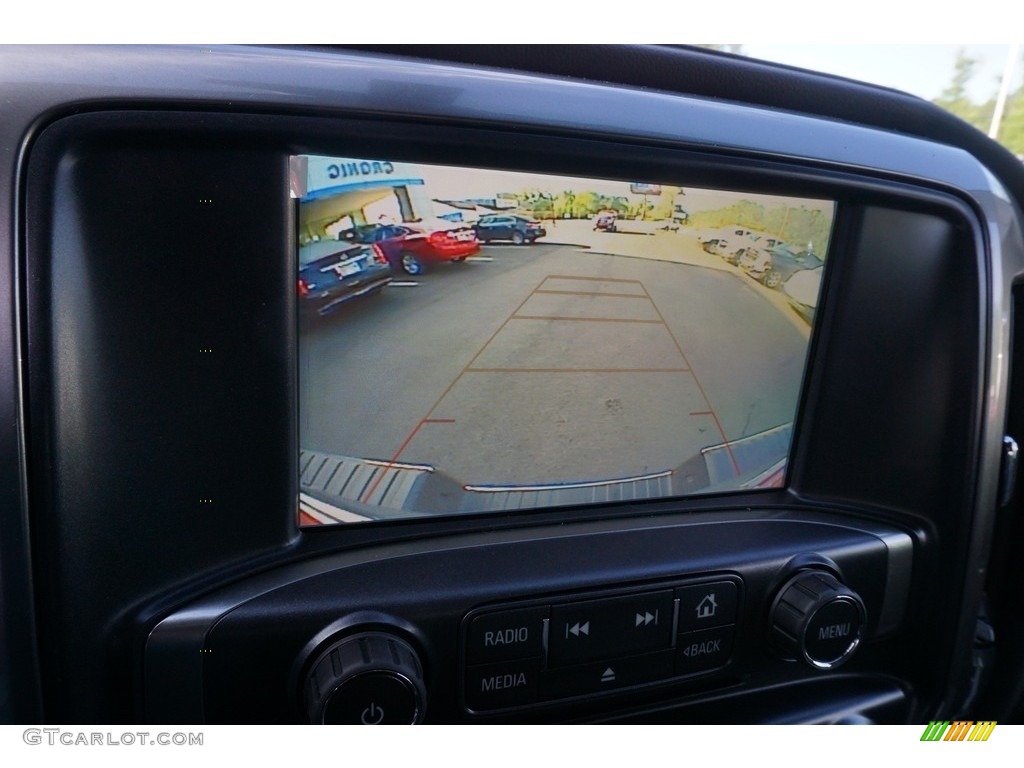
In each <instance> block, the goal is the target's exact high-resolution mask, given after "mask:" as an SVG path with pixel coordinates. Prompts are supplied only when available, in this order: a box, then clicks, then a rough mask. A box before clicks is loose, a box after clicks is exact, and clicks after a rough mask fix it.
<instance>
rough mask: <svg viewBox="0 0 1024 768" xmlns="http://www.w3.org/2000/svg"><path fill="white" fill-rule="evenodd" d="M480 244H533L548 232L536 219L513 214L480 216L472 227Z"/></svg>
mask: <svg viewBox="0 0 1024 768" xmlns="http://www.w3.org/2000/svg"><path fill="white" fill-rule="evenodd" d="M473 229H474V230H475V231H476V236H477V239H478V240H479V241H480V242H481V243H486V242H488V241H490V240H511V241H512V242H513V243H514V244H515V245H523V244H524V243H531V244H532V243H533V241H534V240H536V239H537V238H538V237H544V235H546V234H547V233H548V232H547V230H546V229H544V227H543V225H541V223H540V222H539V221H537V220H536V219H528V218H526V217H525V216H516V215H514V214H505V213H494V214H488V215H487V216H481V217H480V218H479V219H478V220H477V222H476V224H474V225H473Z"/></svg>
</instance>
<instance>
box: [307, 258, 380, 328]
mask: <svg viewBox="0 0 1024 768" xmlns="http://www.w3.org/2000/svg"><path fill="white" fill-rule="evenodd" d="M390 282H391V266H390V265H389V264H388V260H387V258H386V257H385V256H384V253H383V252H382V251H381V250H380V248H378V247H377V246H374V245H361V244H351V243H344V242H339V241H337V240H319V241H314V242H310V243H306V244H305V245H302V246H299V286H298V290H299V308H300V310H301V311H302V312H303V314H306V315H310V316H312V315H326V314H327V313H328V312H330V311H331V310H333V309H335V308H336V307H338V306H339V305H341V304H343V303H344V302H346V301H349V300H350V299H354V298H357V297H359V296H365V295H367V294H376V293H379V292H380V290H381V289H382V288H383V287H384V286H385V285H387V284H388V283H390Z"/></svg>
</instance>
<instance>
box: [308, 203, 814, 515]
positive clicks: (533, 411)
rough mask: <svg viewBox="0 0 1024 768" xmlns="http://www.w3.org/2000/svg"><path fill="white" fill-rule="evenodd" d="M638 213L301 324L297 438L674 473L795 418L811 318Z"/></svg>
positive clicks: (399, 455)
mask: <svg viewBox="0 0 1024 768" xmlns="http://www.w3.org/2000/svg"><path fill="white" fill-rule="evenodd" d="M627 224H628V223H627ZM636 224H637V225H638V226H637V228H636V229H637V231H633V232H631V231H629V230H626V231H622V232H619V233H594V232H592V231H590V228H589V227H587V226H586V222H559V223H558V224H557V225H556V226H554V227H549V234H548V237H547V238H545V239H544V240H542V241H540V242H538V243H537V244H535V245H533V246H529V247H525V246H524V247H516V246H512V245H486V246H484V247H482V248H481V251H480V253H479V255H478V256H477V257H475V258H472V259H470V260H468V261H467V262H464V263H459V264H440V265H437V266H435V267H434V268H433V269H432V270H431V271H430V272H428V273H427V274H425V275H422V276H418V277H417V278H415V279H408V278H404V277H399V276H396V280H395V283H393V284H392V285H391V286H388V287H387V288H386V289H385V290H384V291H383V293H381V295H379V296H374V297H370V298H367V299H365V300H357V301H353V302H350V303H349V304H348V305H346V306H344V307H343V308H342V309H341V310H339V311H337V312H335V313H334V314H333V315H331V316H329V317H326V318H323V319H321V320H320V321H318V322H317V323H315V324H314V325H313V326H311V327H304V328H303V329H302V333H301V339H300V345H299V355H300V358H299V386H300V414H299V416H300V443H301V445H302V447H303V448H304V449H306V450H314V451H320V452H324V453H328V454H333V455H340V456H349V457H359V458H362V459H375V460H379V461H382V462H392V463H397V462H401V463H408V464H422V465H429V466H430V467H434V468H436V469H438V470H440V471H443V472H444V473H446V474H447V475H448V476H450V477H452V478H454V479H456V480H457V481H458V482H459V483H463V484H469V485H478V486H489V485H523V484H557V483H565V482H585V481H593V480H602V479H610V478H622V477H633V476H638V475H644V474H646V473H651V472H659V471H663V470H668V469H671V468H673V467H676V466H678V465H679V464H681V463H682V462H684V461H685V460H687V459H689V458H691V457H693V456H695V455H697V454H699V452H700V450H701V449H702V448H705V447H708V446H711V445H718V444H723V443H728V442H729V441H734V440H737V439H739V438H742V437H745V436H748V435H752V434H755V433H758V432H761V431H764V430H766V429H770V428H772V427H776V426H778V425H780V424H785V423H787V422H790V421H792V419H793V414H794V412H795V408H796V402H797V398H798V394H799V387H800V383H801V376H802V370H803V365H804V358H805V354H806V344H807V336H808V330H807V326H806V324H805V323H803V321H802V320H800V319H799V318H797V317H795V315H794V314H793V313H792V311H791V310H790V309H789V307H788V306H787V305H786V302H785V301H784V299H783V297H782V296H781V295H778V293H777V292H775V291H770V290H768V289H765V288H764V287H763V286H760V285H758V284H756V283H754V282H753V281H751V280H749V279H748V278H746V277H745V276H743V275H742V274H740V273H739V271H738V270H736V269H735V268H733V267H731V266H729V265H727V264H724V262H722V261H721V259H718V258H717V257H714V256H711V255H709V254H706V253H704V252H703V251H701V250H700V248H699V247H698V246H697V244H696V241H695V240H694V239H693V238H688V237H687V236H686V234H684V233H676V232H655V231H643V230H644V228H643V227H642V226H639V225H642V224H643V222H636ZM624 229H626V228H625V227H624ZM373 490H374V489H373V488H365V489H363V492H362V495H363V496H364V497H366V498H368V497H370V496H371V495H372V492H373ZM364 500H365V498H364Z"/></svg>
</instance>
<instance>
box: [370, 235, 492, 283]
mask: <svg viewBox="0 0 1024 768" xmlns="http://www.w3.org/2000/svg"><path fill="white" fill-rule="evenodd" d="M357 239H358V241H359V242H362V243H375V244H376V245H378V246H379V247H380V249H381V251H383V253H384V255H385V256H386V257H387V260H388V262H389V263H390V264H391V268H392V269H395V270H398V269H401V270H402V271H404V272H405V273H406V274H409V275H419V274H422V273H423V271H424V270H425V269H426V265H427V264H431V263H435V262H439V261H463V260H465V258H466V257H467V256H471V255H472V254H474V253H476V252H477V251H479V250H480V241H479V240H478V239H477V237H476V233H475V232H474V231H473V229H472V228H471V227H457V228H454V229H438V230H428V229H422V228H419V227H414V226H410V225H408V224H382V225H381V226H379V227H373V228H372V229H362V230H360V231H359V234H358V236H357Z"/></svg>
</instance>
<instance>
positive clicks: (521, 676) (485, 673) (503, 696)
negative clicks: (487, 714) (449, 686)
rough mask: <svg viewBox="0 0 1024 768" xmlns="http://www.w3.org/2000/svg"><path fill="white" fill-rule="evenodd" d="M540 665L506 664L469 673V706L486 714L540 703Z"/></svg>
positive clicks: (467, 677) (468, 670)
mask: <svg viewBox="0 0 1024 768" xmlns="http://www.w3.org/2000/svg"><path fill="white" fill-rule="evenodd" d="M539 675H540V661H539V660H538V661H532V660H531V661H506V662H502V663H500V664H485V665H482V666H476V667H469V668H467V669H466V706H467V707H469V708H470V709H473V710H477V711H483V710H487V709H501V708H503V707H515V706H520V705H524V704H532V703H533V702H534V701H536V700H537V679H538V677H539Z"/></svg>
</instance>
